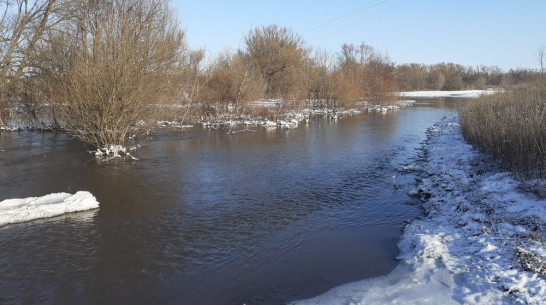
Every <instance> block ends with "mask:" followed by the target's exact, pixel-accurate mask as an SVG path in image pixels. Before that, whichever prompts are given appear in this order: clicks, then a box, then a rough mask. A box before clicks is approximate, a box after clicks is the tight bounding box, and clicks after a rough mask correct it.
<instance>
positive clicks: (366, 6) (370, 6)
mask: <svg viewBox="0 0 546 305" xmlns="http://www.w3.org/2000/svg"><path fill="white" fill-rule="evenodd" d="M387 1H389V0H382V1H378V2H376V3H372V4H364V5H360V6H357V7H356V8H354V9H352V10H351V11H349V12H347V13H345V14H342V15H340V16H338V17H336V18H333V19H331V20H329V21H327V22H325V23H322V24H320V25H318V26H315V27H313V28H311V29H309V30H307V31H305V32H304V33H310V32H315V31H321V30H324V29H325V28H329V27H332V26H335V25H338V24H340V23H343V22H345V21H346V20H348V19H351V18H354V17H356V16H358V15H360V14H362V13H365V12H367V11H369V10H371V9H373V8H374V7H376V6H378V5H381V4H382V3H384V2H387Z"/></svg>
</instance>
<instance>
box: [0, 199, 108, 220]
mask: <svg viewBox="0 0 546 305" xmlns="http://www.w3.org/2000/svg"><path fill="white" fill-rule="evenodd" d="M98 207H99V202H98V201H97V199H95V197H94V196H93V195H92V194H91V193H89V192H86V191H80V192H77V193H76V194H74V195H72V194H68V193H53V194H49V195H45V196H42V197H29V198H24V199H6V200H4V201H1V202H0V226H4V225H7V224H10V223H19V222H26V221H31V220H34V219H40V218H48V217H54V216H59V215H62V214H66V213H72V212H80V211H87V210H91V209H96V208H98Z"/></svg>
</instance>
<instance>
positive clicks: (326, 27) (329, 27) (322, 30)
mask: <svg viewBox="0 0 546 305" xmlns="http://www.w3.org/2000/svg"><path fill="white" fill-rule="evenodd" d="M389 1H390V0H382V1H376V2H374V3H372V4H366V5H361V6H358V7H356V8H354V9H352V10H351V11H350V12H348V13H345V14H342V15H340V16H338V17H336V18H333V19H331V20H329V21H327V22H325V23H322V24H320V25H318V26H315V27H313V28H311V29H309V30H307V31H306V32H305V33H310V34H311V38H316V37H320V36H329V35H332V34H335V33H337V32H339V31H342V30H345V29H347V28H349V27H351V26H354V25H356V24H358V23H361V22H363V21H365V20H367V19H370V18H372V17H374V16H376V15H379V14H381V13H384V12H385V11H387V10H390V9H392V8H393V7H396V6H398V5H400V4H402V3H403V2H405V1H406V0H401V1H398V2H396V3H394V4H392V5H390V6H388V7H386V8H384V9H382V10H379V11H376V12H373V13H371V14H368V15H366V16H364V17H363V18H360V19H357V20H356V21H355V20H354V19H355V18H356V17H358V16H362V15H363V14H365V13H368V12H369V11H370V10H372V9H374V8H377V7H378V6H380V5H382V4H384V3H386V2H389ZM348 21H352V22H351V23H350V24H345V25H343V23H346V22H348Z"/></svg>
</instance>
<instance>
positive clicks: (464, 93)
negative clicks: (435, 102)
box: [398, 89, 498, 98]
mask: <svg viewBox="0 0 546 305" xmlns="http://www.w3.org/2000/svg"><path fill="white" fill-rule="evenodd" d="M495 93H498V91H497V90H493V89H488V90H459V91H408V92H399V93H398V96H402V97H462V98H476V97H479V96H481V95H490V94H495Z"/></svg>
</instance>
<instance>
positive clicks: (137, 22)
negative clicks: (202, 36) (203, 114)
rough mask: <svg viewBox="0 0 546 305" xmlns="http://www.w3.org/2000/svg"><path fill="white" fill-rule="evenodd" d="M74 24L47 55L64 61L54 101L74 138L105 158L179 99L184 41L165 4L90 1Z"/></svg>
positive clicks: (161, 0) (157, 0)
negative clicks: (175, 91)
mask: <svg viewBox="0 0 546 305" xmlns="http://www.w3.org/2000/svg"><path fill="white" fill-rule="evenodd" d="M76 18H77V27H76V28H64V31H62V32H58V33H54V34H52V37H51V44H50V45H49V46H48V48H49V54H50V55H51V54H53V55H55V54H58V53H55V52H56V50H61V51H62V52H61V53H65V54H63V55H65V56H66V58H65V59H64V60H63V61H61V62H64V63H65V65H64V66H63V67H62V69H59V70H58V71H52V72H53V74H52V75H51V78H52V79H51V82H50V84H51V86H52V87H51V91H50V93H51V95H50V96H51V98H52V99H55V101H56V105H57V107H58V111H59V112H60V114H61V117H62V119H63V121H64V123H65V125H66V126H65V127H66V129H67V131H68V132H70V133H72V134H74V135H76V136H78V137H79V138H80V139H82V140H83V141H86V142H89V143H91V144H93V145H95V146H96V147H97V148H99V149H101V150H105V149H106V147H107V146H109V145H119V146H126V145H127V141H128V138H129V136H130V135H133V134H136V133H137V132H138V130H139V123H141V122H142V121H143V120H145V119H146V118H147V117H149V116H150V113H151V112H153V111H155V110H156V109H157V107H155V106H156V104H161V103H164V102H165V103H166V102H167V99H169V98H173V96H172V92H171V91H172V90H171V88H172V87H173V86H176V85H177V79H178V78H179V76H180V75H181V71H182V68H183V63H184V61H183V57H184V54H185V53H184V51H185V44H184V33H183V32H182V31H181V30H180V29H179V27H178V23H177V22H176V19H175V17H174V15H173V12H172V11H171V10H170V8H169V7H168V1H166V0H112V1H104V2H102V1H101V2H97V1H84V2H83V6H82V7H81V10H80V11H79V14H78V15H77V16H76ZM51 59H52V60H54V61H55V62H57V61H59V58H58V57H56V56H52V58H51Z"/></svg>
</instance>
